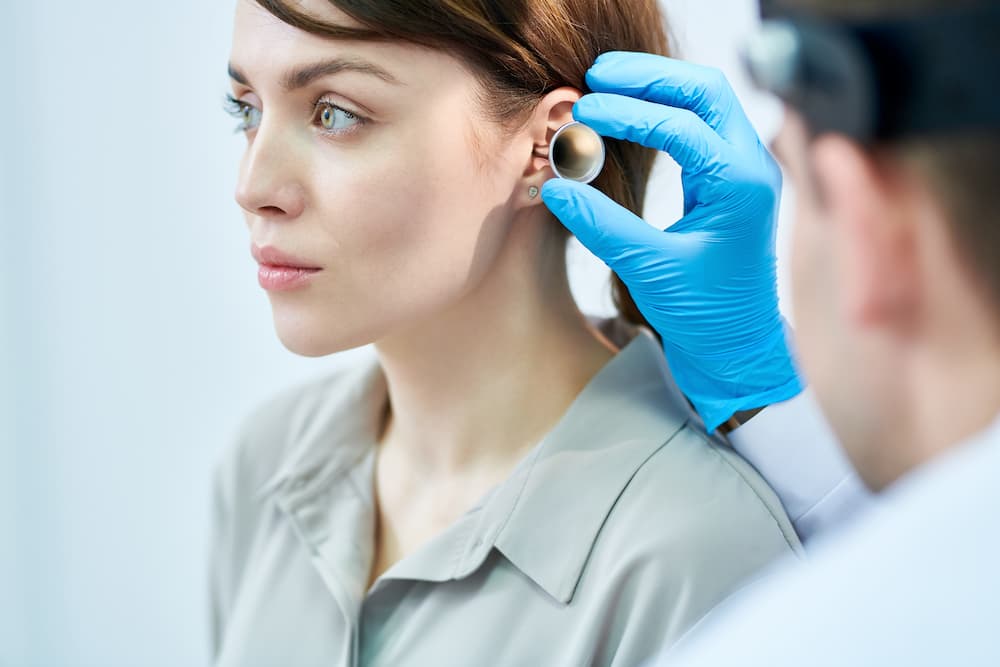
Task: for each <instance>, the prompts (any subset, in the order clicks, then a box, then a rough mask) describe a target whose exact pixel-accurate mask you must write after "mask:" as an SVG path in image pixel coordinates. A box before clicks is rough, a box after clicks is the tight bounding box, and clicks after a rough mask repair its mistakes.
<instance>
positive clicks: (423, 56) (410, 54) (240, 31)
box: [230, 0, 467, 88]
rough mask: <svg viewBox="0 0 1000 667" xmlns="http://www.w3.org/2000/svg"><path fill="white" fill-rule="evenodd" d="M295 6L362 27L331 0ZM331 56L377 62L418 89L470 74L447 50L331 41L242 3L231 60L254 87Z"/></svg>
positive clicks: (248, 0)
mask: <svg viewBox="0 0 1000 667" xmlns="http://www.w3.org/2000/svg"><path fill="white" fill-rule="evenodd" d="M290 4H294V5H295V6H296V7H298V8H300V9H302V10H304V11H306V12H308V13H309V14H310V15H311V16H314V17H316V18H318V19H320V20H322V21H324V22H327V23H334V24H337V25H342V26H347V27H361V26H360V24H358V22H357V21H355V20H354V19H352V18H351V17H350V16H348V15H347V14H345V13H344V12H343V11H341V10H339V9H337V8H336V7H334V6H333V5H332V4H331V3H330V2H328V1H327V0H300V1H298V2H294V3H290ZM330 58H344V59H345V60H350V61H356V62H370V63H373V64H375V65H377V66H378V68H379V69H381V70H384V71H385V72H386V73H388V74H390V75H391V76H392V77H393V78H395V79H396V80H397V81H398V82H399V83H403V84H406V85H412V86H415V87H418V88H419V87H421V86H433V85H437V84H439V83H440V82H441V81H442V79H443V78H445V77H448V78H452V77H459V80H461V77H462V76H463V75H465V74H467V73H466V71H465V69H464V68H463V66H462V64H461V63H460V62H459V61H458V59H457V58H455V57H453V56H451V55H450V54H447V53H445V52H443V51H436V50H433V49H428V48H425V47H422V46H418V45H415V44H409V43H405V42H385V41H378V42H372V41H363V40H334V39H329V38H326V37H321V36H319V35H314V34H312V33H309V32H306V31H304V30H300V29H298V28H295V27H293V26H291V25H288V24H287V23H285V22H283V21H281V20H280V19H278V18H277V17H276V16H274V15H273V14H271V13H270V12H268V11H267V10H266V9H264V8H263V7H261V6H260V5H258V4H257V3H256V2H255V1H254V0H238V2H237V3H236V15H235V19H234V26H233V43H232V50H231V53H230V63H231V65H233V67H234V68H235V69H237V70H239V71H240V72H243V73H246V74H247V75H248V77H249V78H250V82H251V84H253V86H254V87H265V85H271V84H272V83H274V82H277V81H279V80H280V79H281V77H283V75H284V74H285V73H286V72H287V71H289V70H291V69H294V68H296V67H301V66H302V65H307V64H309V63H313V62H319V61H322V60H328V59H330ZM453 80H454V79H453Z"/></svg>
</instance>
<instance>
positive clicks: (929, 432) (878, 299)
mask: <svg viewBox="0 0 1000 667" xmlns="http://www.w3.org/2000/svg"><path fill="white" fill-rule="evenodd" d="M774 150H775V154H776V156H777V157H778V159H779V160H780V161H781V162H782V164H783V166H784V167H785V169H786V173H787V175H788V177H789V178H790V181H791V182H792V183H793V184H794V186H795V192H796V223H795V231H794V236H793V249H792V267H791V268H792V284H793V294H792V297H793V303H794V307H795V313H796V324H797V334H798V336H797V339H798V346H799V351H800V354H801V361H802V365H803V369H804V371H805V373H806V375H807V376H808V377H809V379H810V381H811V384H812V385H813V387H814V389H815V391H816V394H817V397H818V399H819V401H820V403H821V405H822V407H823V409H824V411H825V413H826V415H827V417H828V418H829V420H830V422H831V425H832V426H833V428H834V430H835V431H836V433H837V435H838V437H839V438H840V440H841V442H842V443H843V445H844V448H845V450H846V451H847V454H848V456H849V457H850V459H851V461H852V463H853V464H854V465H855V467H856V468H857V469H858V471H859V473H860V475H861V477H862V478H863V479H864V481H865V482H866V483H867V484H868V485H869V486H870V487H871V488H872V489H875V490H880V489H884V488H885V487H886V486H888V485H890V484H891V483H893V482H894V481H896V480H897V479H899V478H900V477H902V476H903V475H905V474H906V473H908V472H910V471H912V470H913V469H915V468H916V467H918V466H920V465H922V464H924V463H926V462H928V461H929V460H931V459H933V458H934V457H936V456H939V455H941V454H942V453H944V452H946V451H948V450H949V449H951V448H952V447H954V446H956V445H958V444H960V443H961V442H962V441H963V440H965V439H967V438H969V437H971V436H973V435H974V434H976V433H977V432H979V431H981V430H983V429H985V428H986V427H987V426H989V424H990V423H991V422H992V421H993V420H995V419H996V417H997V413H998V411H1000V382H997V378H998V377H1000V331H998V329H1000V327H998V325H997V320H998V318H997V313H996V305H995V304H994V303H991V300H990V298H989V297H988V296H987V295H986V293H985V290H984V289H983V288H982V286H981V285H980V284H979V282H978V281H977V279H976V277H975V275H973V274H972V272H971V271H970V270H969V269H968V264H967V262H965V261H964V260H963V258H962V257H961V255H960V253H959V251H958V250H957V248H956V247H955V244H954V242H953V241H952V237H951V235H950V231H949V222H948V216H947V213H946V212H945V210H944V209H943V208H942V207H941V206H940V204H939V203H938V200H937V199H936V197H935V196H934V194H933V192H932V189H931V188H930V187H929V185H928V184H929V182H930V181H929V180H928V179H927V177H926V176H925V175H924V174H923V173H922V172H921V170H920V169H919V168H917V166H916V165H915V164H911V163H909V162H908V161H907V160H905V159H900V158H898V157H890V156H885V155H878V156H877V155H875V154H873V153H869V152H866V151H864V150H862V149H861V148H860V147H859V146H857V145H856V144H854V143H852V142H850V141H848V140H847V139H846V138H843V137H838V136H835V135H827V136H821V137H818V138H816V139H815V140H813V141H812V142H810V141H809V140H808V138H807V134H806V132H805V128H804V124H803V123H802V121H801V119H800V118H798V117H797V116H796V115H795V114H794V113H789V115H788V118H787V121H786V123H785V126H784V128H783V130H782V132H781V134H780V135H779V137H778V139H777V141H776V144H775V146H774Z"/></svg>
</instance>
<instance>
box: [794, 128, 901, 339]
mask: <svg viewBox="0 0 1000 667" xmlns="http://www.w3.org/2000/svg"><path fill="white" fill-rule="evenodd" d="M810 153H811V156H810V157H811V161H812V168H813V175H814V177H815V178H816V181H817V183H816V184H817V188H818V190H819V194H820V196H821V198H822V202H823V208H824V209H825V212H826V217H828V218H829V224H832V225H835V229H834V230H833V235H832V238H833V239H834V245H835V247H833V248H831V249H830V251H831V252H834V253H836V266H837V273H838V276H837V278H838V280H839V281H840V284H841V289H840V290H839V291H840V294H841V298H842V300H843V303H842V304H841V306H842V308H843V309H844V313H845V315H847V316H848V317H850V318H851V319H852V320H853V321H854V322H855V323H857V324H859V325H861V326H864V327H877V328H887V327H888V328H889V329H893V330H895V332H896V333H904V330H905V329H908V328H909V327H910V326H911V325H912V323H913V319H914V317H915V316H916V315H917V313H916V312H915V309H916V308H917V307H918V304H917V300H918V297H919V292H920V276H919V271H918V270H917V266H918V257H917V244H916V240H915V238H914V234H915V232H916V230H915V229H914V225H913V224H912V221H911V220H910V219H909V216H908V209H909V201H908V192H907V190H908V188H907V186H906V183H905V179H904V178H903V177H902V174H901V172H900V171H899V170H898V169H894V168H893V166H892V165H891V164H888V163H887V162H883V161H880V160H878V159H877V158H875V157H873V155H872V154H870V153H869V152H867V151H866V150H864V149H863V148H862V147H861V146H859V145H858V144H856V143H854V142H853V141H850V140H849V139H847V138H846V137H842V136H838V135H826V136H821V137H818V138H817V139H816V140H815V141H814V142H813V145H812V148H811V150H810Z"/></svg>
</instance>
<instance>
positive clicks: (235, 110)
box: [222, 93, 368, 136]
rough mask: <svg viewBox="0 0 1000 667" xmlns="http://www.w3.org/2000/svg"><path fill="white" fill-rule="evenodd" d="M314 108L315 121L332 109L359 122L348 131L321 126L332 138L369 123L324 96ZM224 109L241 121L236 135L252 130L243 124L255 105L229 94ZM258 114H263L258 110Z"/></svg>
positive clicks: (236, 129) (322, 131)
mask: <svg viewBox="0 0 1000 667" xmlns="http://www.w3.org/2000/svg"><path fill="white" fill-rule="evenodd" d="M312 107H313V115H312V118H313V120H315V119H316V117H317V114H318V112H319V111H321V110H322V109H324V108H330V109H333V110H335V111H340V112H341V113H344V114H346V115H347V116H349V117H350V118H351V119H352V120H355V121H357V123H356V124H355V125H353V126H352V127H350V128H347V129H346V130H327V129H326V128H323V127H322V126H321V129H320V132H321V133H322V134H325V135H328V136H330V135H332V136H343V135H345V134H349V133H352V132H354V131H355V130H356V129H357V128H359V127H361V126H363V125H364V124H365V123H367V122H368V119H367V118H365V117H364V116H360V115H358V114H356V113H354V112H353V111H349V110H347V109H345V108H344V107H342V106H339V105H337V104H334V103H333V102H330V101H328V100H325V99H323V96H322V95H320V96H319V97H318V98H316V99H315V100H314V101H313V103H312ZM222 108H223V110H224V111H225V112H226V113H227V114H229V115H230V116H232V117H233V118H236V119H237V120H240V121H241V122H240V124H239V125H237V126H236V128H235V129H234V130H233V132H234V133H236V134H238V133H240V132H243V133H246V132H248V131H249V130H250V129H251V128H248V127H246V125H245V124H244V123H243V122H242V119H243V114H244V113H245V112H246V110H247V109H256V107H254V106H253V105H250V104H247V103H246V102H244V101H242V100H238V99H236V98H235V97H233V96H232V95H230V94H229V93H226V97H225V99H224V100H223V103H222ZM257 113H261V112H260V111H259V110H258V111H257Z"/></svg>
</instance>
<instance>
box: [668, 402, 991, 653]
mask: <svg viewBox="0 0 1000 667" xmlns="http://www.w3.org/2000/svg"><path fill="white" fill-rule="evenodd" d="M998 564H1000V417H998V418H997V420H996V421H995V422H994V423H993V425H992V426H991V427H989V428H988V429H986V430H985V431H984V432H982V433H981V434H979V435H978V436H976V437H974V438H972V439H970V440H969V441H968V442H966V443H965V444H962V445H960V446H958V447H956V448H954V449H953V450H952V451H951V452H949V453H948V454H945V455H943V456H941V457H939V458H938V459H936V460H934V461H933V462H931V463H929V464H927V465H925V466H924V467H922V468H921V469H919V470H917V471H915V472H913V473H911V474H910V475H908V476H907V477H905V478H904V479H902V480H900V481H899V482H897V483H896V484H895V485H893V486H892V487H891V488H890V489H888V490H887V491H886V492H885V493H883V494H881V496H879V498H878V500H877V501H876V502H875V503H874V505H873V507H872V508H871V509H870V510H868V511H867V512H865V513H864V515H863V516H862V517H860V518H859V519H858V520H857V521H854V522H852V523H851V524H850V525H848V526H846V527H845V528H844V529H842V530H835V531H831V534H828V535H824V536H823V537H822V538H820V539H818V540H816V541H815V542H814V548H813V552H812V556H811V559H810V562H807V563H806V564H804V565H803V566H802V567H790V569H789V570H787V571H786V572H785V573H783V574H782V576H778V577H775V578H773V579H772V580H771V581H770V582H769V583H768V585H766V586H764V587H762V588H759V589H757V590H755V591H753V592H752V594H748V595H745V596H742V597H741V599H739V600H737V601H736V602H735V603H734V604H731V605H729V606H728V607H727V608H726V609H725V610H724V611H722V612H721V613H717V614H714V615H713V617H712V618H711V619H710V620H708V621H707V622H705V623H702V624H701V625H700V626H699V627H698V628H697V629H696V630H695V631H693V632H692V633H691V635H689V636H688V637H687V638H686V639H685V640H684V641H683V642H682V643H681V644H680V645H679V646H678V647H677V648H676V649H675V650H674V651H672V652H670V653H669V654H667V655H665V656H662V657H661V658H660V659H659V660H657V661H654V663H653V664H654V665H657V667H658V666H659V665H661V664H662V665H667V664H669V665H671V667H701V666H711V667H717V666H718V665H735V664H739V665H767V666H768V667H781V666H782V665H788V666H793V665H794V666H795V667H801V666H802V665H810V666H811V667H812V666H820V667H822V666H823V665H831V666H833V665H836V666H838V667H840V666H843V665H907V666H908V667H913V666H914V665H916V666H922V665H927V666H931V665H935V666H937V665H962V666H963V667H965V666H974V665H983V666H990V667H996V666H997V665H1000V642H998V641H997V637H996V634H997V631H998V630H1000V565H998Z"/></svg>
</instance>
